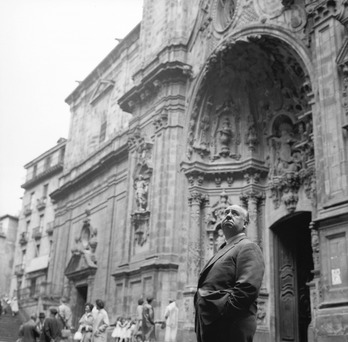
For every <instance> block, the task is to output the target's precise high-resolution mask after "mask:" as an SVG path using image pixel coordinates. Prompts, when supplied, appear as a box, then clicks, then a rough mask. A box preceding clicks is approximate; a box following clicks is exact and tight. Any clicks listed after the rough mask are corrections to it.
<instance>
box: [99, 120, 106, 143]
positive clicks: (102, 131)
mask: <svg viewBox="0 0 348 342" xmlns="http://www.w3.org/2000/svg"><path fill="white" fill-rule="evenodd" d="M105 137H106V120H105V121H103V122H102V124H101V125H100V134H99V142H103V141H104V140H105Z"/></svg>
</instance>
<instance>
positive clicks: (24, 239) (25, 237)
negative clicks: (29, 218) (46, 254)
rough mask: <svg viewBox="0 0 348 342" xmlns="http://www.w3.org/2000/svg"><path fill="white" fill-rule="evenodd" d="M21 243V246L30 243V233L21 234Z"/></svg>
mask: <svg viewBox="0 0 348 342" xmlns="http://www.w3.org/2000/svg"><path fill="white" fill-rule="evenodd" d="M19 243H20V244H21V245H25V244H26V243H28V233H27V232H22V233H20V236H19Z"/></svg>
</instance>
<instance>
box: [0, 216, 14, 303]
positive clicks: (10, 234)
mask: <svg viewBox="0 0 348 342" xmlns="http://www.w3.org/2000/svg"><path fill="white" fill-rule="evenodd" d="M17 228H18V217H15V216H12V215H4V216H1V217H0V269H1V277H0V296H1V297H2V296H3V295H7V296H10V285H11V276H12V268H13V262H14V255H15V248H16V237H17Z"/></svg>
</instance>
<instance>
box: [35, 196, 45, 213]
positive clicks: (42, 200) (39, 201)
mask: <svg viewBox="0 0 348 342" xmlns="http://www.w3.org/2000/svg"><path fill="white" fill-rule="evenodd" d="M46 200H47V198H46V197H41V198H38V199H37V204H36V208H37V210H44V209H45V208H46Z"/></svg>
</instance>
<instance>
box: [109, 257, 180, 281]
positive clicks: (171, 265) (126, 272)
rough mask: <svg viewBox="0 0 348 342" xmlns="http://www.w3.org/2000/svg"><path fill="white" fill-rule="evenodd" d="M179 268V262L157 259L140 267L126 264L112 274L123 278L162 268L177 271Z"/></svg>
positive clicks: (117, 277)
mask: <svg viewBox="0 0 348 342" xmlns="http://www.w3.org/2000/svg"><path fill="white" fill-rule="evenodd" d="M178 268H179V264H177V263H175V262H171V261H168V260H156V261H153V262H148V263H145V264H144V265H141V266H138V267H134V268H133V267H130V266H129V265H125V266H123V267H120V269H119V270H117V271H115V272H114V273H112V274H111V275H112V276H113V277H114V279H115V280H117V279H120V278H121V279H122V278H124V277H132V276H139V275H140V274H141V273H143V272H151V271H162V270H173V271H176V270H177V269H178Z"/></svg>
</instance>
